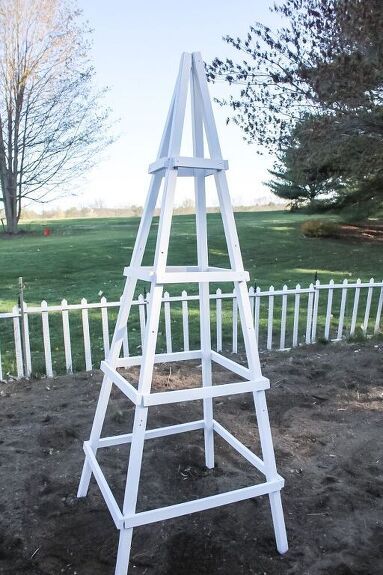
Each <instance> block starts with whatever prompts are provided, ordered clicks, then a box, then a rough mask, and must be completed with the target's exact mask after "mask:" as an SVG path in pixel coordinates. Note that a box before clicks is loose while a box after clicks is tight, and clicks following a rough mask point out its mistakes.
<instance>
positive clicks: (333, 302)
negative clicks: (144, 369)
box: [0, 278, 383, 380]
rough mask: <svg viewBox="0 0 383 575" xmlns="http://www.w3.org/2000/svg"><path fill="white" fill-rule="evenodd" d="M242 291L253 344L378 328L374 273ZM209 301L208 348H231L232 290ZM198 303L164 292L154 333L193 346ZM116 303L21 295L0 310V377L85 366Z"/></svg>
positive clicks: (234, 348) (139, 329)
mask: <svg viewBox="0 0 383 575" xmlns="http://www.w3.org/2000/svg"><path fill="white" fill-rule="evenodd" d="M249 295H250V302H251V306H252V311H253V317H254V326H255V331H256V335H257V339H258V343H259V347H260V349H268V350H271V349H279V350H285V349H289V348H291V347H296V346H298V345H301V344H303V343H305V344H310V343H315V342H316V341H318V340H328V341H330V340H331V341H336V340H341V339H343V338H346V337H350V336H351V337H352V336H355V335H356V333H360V334H361V335H363V336H370V335H374V334H378V333H380V331H381V321H382V307H383V282H382V281H380V282H376V281H374V279H373V278H372V279H371V280H370V281H369V282H362V281H361V280H359V279H358V280H357V281H356V282H348V281H347V280H344V281H343V282H342V283H335V282H334V281H332V280H331V281H330V282H329V283H326V284H321V283H320V282H319V281H317V282H316V283H315V284H310V286H309V287H304V288H302V287H301V286H300V285H299V284H298V285H297V286H296V287H295V288H288V287H287V286H286V285H285V286H283V288H282V289H274V287H273V286H271V287H270V288H269V289H268V290H264V291H262V290H261V289H260V288H259V287H258V288H256V289H254V288H253V287H251V288H250V289H249ZM210 302H211V316H212V336H213V343H214V346H215V349H216V350H217V351H230V352H232V353H238V350H239V349H240V348H241V346H242V337H241V333H240V329H238V308H237V301H236V296H235V293H224V292H222V291H221V290H220V289H217V291H216V292H215V293H212V294H210ZM147 303H148V302H147V298H145V297H144V296H143V295H139V296H138V298H137V299H136V300H135V301H134V302H133V306H132V312H131V318H130V319H129V322H128V325H127V329H126V332H125V336H124V340H123V353H124V355H125V356H128V355H129V354H130V352H131V350H132V349H134V352H135V354H137V350H140V349H141V348H142V343H143V333H144V329H145V324H146V306H147ZM198 304H199V296H198V295H189V294H187V292H186V291H183V292H182V293H181V294H180V295H169V293H167V292H165V293H164V297H163V309H162V319H161V321H162V325H163V331H162V332H161V331H160V332H159V334H160V336H162V341H161V338H160V345H162V346H163V347H164V349H166V351H167V353H171V352H172V351H178V350H189V349H193V347H197V346H198V342H199V320H198ZM119 305H120V303H119V302H115V301H112V302H109V301H107V300H106V298H105V297H102V298H101V300H100V301H99V302H96V303H89V302H88V301H87V300H86V299H82V300H81V302H80V303H78V304H69V303H68V302H67V300H65V299H63V300H62V302H61V304H60V305H48V303H47V302H46V301H45V300H44V301H42V302H41V304H40V305H39V306H35V305H27V304H26V303H24V302H21V305H20V306H15V307H14V308H13V309H12V311H10V312H5V313H0V320H1V321H0V379H1V380H3V379H8V378H10V377H17V378H21V377H24V376H26V377H30V376H31V375H32V374H39V375H46V376H48V377H52V376H53V375H55V374H59V373H65V372H67V373H72V372H74V371H79V370H82V369H85V370H87V371H90V370H92V369H93V366H94V365H97V366H98V364H99V361H100V360H101V359H102V358H103V357H104V356H105V354H107V353H108V351H109V346H110V334H111V330H110V326H111V324H113V323H114V321H115V319H116V314H117V311H118V308H119Z"/></svg>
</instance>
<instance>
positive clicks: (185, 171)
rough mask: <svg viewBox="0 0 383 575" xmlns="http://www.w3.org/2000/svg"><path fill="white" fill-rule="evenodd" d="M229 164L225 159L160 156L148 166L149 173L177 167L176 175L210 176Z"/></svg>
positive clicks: (226, 167) (225, 168) (224, 168)
mask: <svg viewBox="0 0 383 575" xmlns="http://www.w3.org/2000/svg"><path fill="white" fill-rule="evenodd" d="M228 168H229V164H228V162H227V161H226V160H219V159H218V160H215V159H214V160H212V159H210V158H185V157H180V158H160V159H159V160H157V161H155V162H153V164H150V166H149V174H155V173H156V172H161V173H162V174H165V170H166V169H170V170H174V169H177V175H178V176H181V177H183V176H212V175H213V174H215V173H217V172H218V171H220V170H227V169H228Z"/></svg>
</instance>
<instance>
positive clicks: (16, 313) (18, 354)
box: [12, 305, 24, 378]
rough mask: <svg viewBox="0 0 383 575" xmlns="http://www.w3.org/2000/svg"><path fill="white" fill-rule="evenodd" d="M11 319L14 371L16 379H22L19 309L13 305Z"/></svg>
mask: <svg viewBox="0 0 383 575" xmlns="http://www.w3.org/2000/svg"><path fill="white" fill-rule="evenodd" d="M12 317H13V338H14V342H15V356H16V371H17V377H18V378H21V377H24V369H23V350H22V346H21V331H20V319H19V308H18V307H17V305H15V306H14V307H13V309H12Z"/></svg>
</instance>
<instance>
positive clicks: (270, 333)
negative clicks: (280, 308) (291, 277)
mask: <svg viewBox="0 0 383 575" xmlns="http://www.w3.org/2000/svg"><path fill="white" fill-rule="evenodd" d="M269 292H270V295H269V313H268V315H267V344H266V347H267V349H271V348H272V347H273V319H274V295H273V292H274V287H273V286H270V287H269Z"/></svg>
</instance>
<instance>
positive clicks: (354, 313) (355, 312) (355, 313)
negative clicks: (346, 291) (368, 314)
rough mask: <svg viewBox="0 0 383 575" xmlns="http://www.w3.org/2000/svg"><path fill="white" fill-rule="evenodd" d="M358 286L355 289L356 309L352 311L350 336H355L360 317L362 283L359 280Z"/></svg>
mask: <svg viewBox="0 0 383 575" xmlns="http://www.w3.org/2000/svg"><path fill="white" fill-rule="evenodd" d="M356 283H357V286H356V288H355V295H354V307H353V309H352V318H351V327H350V335H354V333H355V328H356V320H357V317H358V306H359V296H360V285H359V284H361V283H362V282H361V281H360V279H359V278H358V279H357V280H356Z"/></svg>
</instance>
